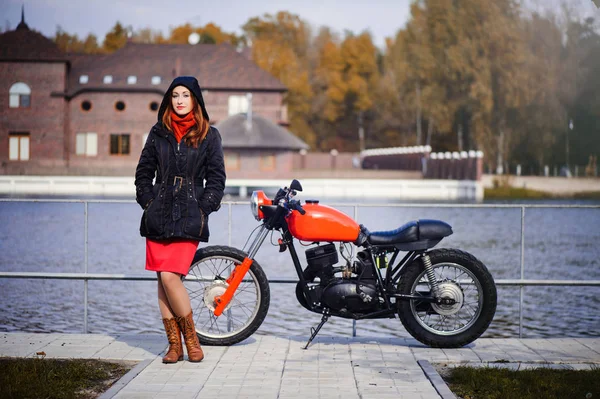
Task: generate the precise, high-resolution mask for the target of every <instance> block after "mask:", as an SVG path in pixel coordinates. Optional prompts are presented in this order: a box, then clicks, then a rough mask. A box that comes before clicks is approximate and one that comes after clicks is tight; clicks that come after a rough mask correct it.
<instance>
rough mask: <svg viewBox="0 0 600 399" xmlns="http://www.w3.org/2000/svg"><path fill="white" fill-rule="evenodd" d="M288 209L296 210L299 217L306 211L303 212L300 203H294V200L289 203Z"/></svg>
mask: <svg viewBox="0 0 600 399" xmlns="http://www.w3.org/2000/svg"><path fill="white" fill-rule="evenodd" d="M290 209H292V210H294V209H295V210H297V211H298V212H299V213H300V214H301V215H305V214H306V211H305V210H304V208H302V205H301V204H300V201H294V200H292V201H290Z"/></svg>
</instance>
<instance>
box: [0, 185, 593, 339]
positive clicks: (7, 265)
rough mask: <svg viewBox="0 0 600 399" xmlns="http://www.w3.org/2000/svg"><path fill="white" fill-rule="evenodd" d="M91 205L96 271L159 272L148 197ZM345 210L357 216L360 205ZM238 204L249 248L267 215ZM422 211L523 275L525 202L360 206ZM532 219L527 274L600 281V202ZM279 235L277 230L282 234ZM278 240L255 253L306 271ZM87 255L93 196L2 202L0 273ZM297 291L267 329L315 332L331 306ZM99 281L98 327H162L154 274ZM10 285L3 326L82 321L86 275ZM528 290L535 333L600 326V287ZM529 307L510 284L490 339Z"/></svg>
mask: <svg viewBox="0 0 600 399" xmlns="http://www.w3.org/2000/svg"><path fill="white" fill-rule="evenodd" d="M299 198H300V199H302V197H301V196H300V197H299ZM333 202H334V201H333V200H322V201H321V203H333ZM580 203H581V202H580ZM530 204H531V203H530ZM553 204H559V203H556V202H553ZM560 204H574V202H561V203H560ZM587 204H595V205H597V204H598V202H596V203H587ZM88 206H89V209H88V212H89V240H88V256H89V264H88V271H89V272H90V273H120V274H126V275H141V276H148V275H149V274H148V273H150V272H146V271H145V270H144V261H145V258H144V257H145V252H144V251H145V241H144V239H143V238H142V237H140V236H139V231H138V227H139V221H140V216H141V213H142V212H141V210H140V208H139V206H138V205H137V204H135V203H133V202H131V203H89V205H88ZM338 209H340V210H342V211H344V212H346V213H348V214H349V215H353V214H354V208H353V207H352V206H338ZM231 213H232V228H231V230H232V231H233V236H232V237H231V244H232V245H233V246H235V247H240V248H241V247H242V246H243V245H244V243H245V242H246V239H247V236H248V234H249V233H250V232H251V230H252V229H254V228H255V227H256V226H257V222H256V221H255V220H254V218H253V217H252V215H251V213H250V209H249V206H248V205H232V210H231ZM418 218H428V219H440V220H444V221H446V222H448V223H449V224H450V225H452V227H453V229H454V234H453V235H452V236H450V237H448V238H446V239H444V240H443V241H442V242H441V243H440V244H438V246H439V247H454V248H460V249H463V250H466V251H468V252H471V253H472V254H473V255H475V256H476V257H478V258H479V259H480V260H481V261H483V262H484V263H485V264H486V265H487V267H488V268H489V270H490V271H491V273H492V274H493V276H494V278H495V279H497V280H500V279H518V278H520V259H521V209H520V208H460V207H457V208H445V207H424V206H420V207H419V206H418V205H415V206H414V207H372V206H364V207H359V210H358V222H359V223H362V224H365V225H366V226H367V227H368V228H369V229H370V230H371V231H376V230H390V229H394V228H397V227H398V226H400V225H402V224H403V223H405V222H407V221H410V220H413V219H418ZM525 220H526V224H525V252H524V264H525V278H526V279H553V280H556V279H566V280H579V279H582V280H600V245H598V243H599V242H600V209H599V208H595V209H590V208H527V209H526V213H525ZM210 229H211V242H210V244H221V245H222V244H225V245H226V244H227V243H228V242H229V237H228V206H226V205H224V206H223V208H222V209H221V210H220V211H219V212H217V213H214V214H213V215H211V219H210ZM277 238H278V234H274V236H273V241H274V242H276V239H277ZM268 242H269V240H268V239H267V241H265V244H264V245H263V247H262V248H261V249H260V251H259V252H258V255H257V257H256V259H257V261H258V262H259V263H260V264H261V265H262V267H263V269H264V270H265V272H266V274H267V276H268V277H269V278H270V279H294V278H297V276H296V274H295V269H294V268H293V264H292V262H291V259H290V258H289V253H288V252H284V253H283V254H280V253H279V252H278V247H275V246H271V245H269V243H268ZM201 245H205V244H201ZM296 249H297V251H298V253H299V254H300V255H302V256H301V258H302V261H303V262H304V258H303V254H304V248H303V247H301V246H300V245H298V243H296ZM84 255H85V250H84V205H83V204H82V203H47V202H46V203H44V202H0V270H1V271H21V272H63V273H64V272H73V273H82V272H84ZM340 259H341V257H340ZM294 289H295V284H271V307H270V310H269V314H268V316H267V318H266V319H265V321H264V323H263V324H262V326H261V327H260V329H259V330H258V333H259V334H273V335H301V336H306V337H307V338H308V336H309V334H310V328H311V327H314V326H315V325H316V324H318V322H319V320H320V316H319V315H317V314H314V313H311V312H308V311H306V310H304V308H302V307H301V306H300V305H299V304H298V303H297V302H296V299H295V294H294ZM88 290H89V307H88V309H89V310H88V316H89V319H88V330H89V332H92V333H157V334H159V333H162V331H163V326H162V322H161V319H160V313H159V311H158V305H157V300H156V283H155V282H154V281H152V282H150V281H90V282H89V283H88ZM0 292H1V295H0V331H29V332H69V333H78V332H82V331H83V314H84V309H83V292H84V289H83V281H71V280H37V279H2V278H0ZM524 298H525V299H524V317H523V321H524V326H523V334H524V337H556V336H569V337H583V336H599V335H600V287H526V288H525V297H524ZM518 310H519V288H518V287H504V286H499V287H498V310H497V313H496V317H495V319H494V321H493V322H492V324H491V326H490V328H489V329H488V331H487V332H486V333H485V334H484V337H518V331H519V326H518V323H519V317H518ZM351 334H352V321H351V320H344V319H336V318H331V319H330V321H329V322H328V323H327V324H326V325H325V327H324V328H323V329H322V330H321V332H320V335H342V336H350V335H351ZM357 335H359V336H387V337H390V336H394V337H406V336H408V334H407V333H406V331H405V330H404V328H403V326H402V324H401V323H400V321H399V320H389V319H388V320H370V321H358V322H357Z"/></svg>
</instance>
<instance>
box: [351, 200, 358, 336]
mask: <svg viewBox="0 0 600 399" xmlns="http://www.w3.org/2000/svg"><path fill="white" fill-rule="evenodd" d="M354 220H355V221H356V223H358V205H354ZM352 336H353V337H356V319H352Z"/></svg>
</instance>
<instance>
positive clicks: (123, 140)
mask: <svg viewBox="0 0 600 399" xmlns="http://www.w3.org/2000/svg"><path fill="white" fill-rule="evenodd" d="M129 138H130V135H129V134H111V135H110V155H129V148H130V147H129Z"/></svg>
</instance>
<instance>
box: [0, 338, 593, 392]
mask: <svg viewBox="0 0 600 399" xmlns="http://www.w3.org/2000/svg"><path fill="white" fill-rule="evenodd" d="M304 343H305V338H304V337H302V339H300V338H298V339H294V338H283V337H274V336H256V337H251V338H250V339H248V340H247V341H245V342H243V343H240V344H238V345H234V346H231V347H206V348H205V354H206V357H205V360H204V361H202V362H200V363H190V362H188V361H183V362H178V363H176V364H169V365H165V364H163V363H162V361H161V358H160V356H159V355H160V354H161V353H162V352H164V350H165V349H166V343H165V341H164V338H163V337H162V336H135V335H122V336H109V335H102V334H92V335H85V334H31V333H26V334H21V333H1V334H0V356H19V357H28V356H34V354H35V352H36V351H44V352H45V353H46V357H58V358H74V357H91V358H101V359H138V360H139V359H143V358H149V359H154V360H153V361H152V362H151V363H150V364H149V365H148V366H147V367H146V368H145V369H144V370H142V371H141V373H140V374H138V375H137V376H136V377H135V378H133V379H132V380H131V381H130V382H129V383H128V384H127V385H126V386H125V387H124V388H123V389H122V390H121V391H120V392H118V393H117V395H116V396H115V397H116V398H153V397H158V398H177V399H184V398H211V397H223V398H251V399H258V398H261V399H262V398H274V399H275V398H281V399H283V398H286V399H288V398H289V399H293V398H302V399H304V398H307V397H308V398H328V399H330V398H333V399H335V398H340V399H342V398H343V399H353V398H359V397H362V398H376V399H380V398H388V397H389V398H394V399H398V398H416V399H433V398H439V395H438V394H437V392H436V391H435V389H434V388H433V386H432V385H431V382H430V381H429V380H428V378H427V377H426V376H425V374H424V373H423V371H422V369H421V368H420V366H419V365H418V364H417V362H416V360H428V361H429V362H432V363H440V364H447V365H448V366H451V367H452V366H456V365H461V364H462V365H464V364H468V365H469V366H481V367H490V366H492V367H506V368H513V369H525V368H533V367H553V368H561V369H590V368H591V367H598V365H600V339H598V338H577V339H569V338H556V339H554V338H552V339H522V340H519V339H512V338H511V339H491V338H490V339H479V340H477V341H475V342H474V343H473V344H470V345H468V346H467V347H464V348H457V349H433V348H428V347H425V346H423V345H421V344H419V343H417V342H416V341H415V340H413V339H398V338H392V339H385V338H384V339H374V338H349V337H318V338H317V339H316V340H315V342H314V343H313V344H312V345H311V346H310V347H309V349H308V350H304V349H302V346H303V344H304ZM505 362H508V363H505Z"/></svg>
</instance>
